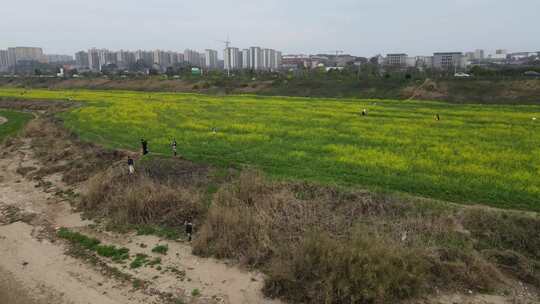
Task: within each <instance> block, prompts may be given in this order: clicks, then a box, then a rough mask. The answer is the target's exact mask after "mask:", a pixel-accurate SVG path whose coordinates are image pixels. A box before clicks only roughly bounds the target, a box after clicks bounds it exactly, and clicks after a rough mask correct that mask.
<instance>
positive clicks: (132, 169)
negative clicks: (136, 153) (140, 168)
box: [127, 156, 135, 175]
mask: <svg viewBox="0 0 540 304" xmlns="http://www.w3.org/2000/svg"><path fill="white" fill-rule="evenodd" d="M127 163H128V169H129V175H132V174H133V173H135V161H133V158H131V156H128V161H127Z"/></svg>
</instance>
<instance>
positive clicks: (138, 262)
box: [129, 253, 149, 269]
mask: <svg viewBox="0 0 540 304" xmlns="http://www.w3.org/2000/svg"><path fill="white" fill-rule="evenodd" d="M148 262H149V261H148V255H146V254H143V253H137V255H135V259H134V260H133V261H132V262H131V263H130V264H129V267H130V268H132V269H134V268H139V267H142V266H144V265H146V264H147V263H148Z"/></svg>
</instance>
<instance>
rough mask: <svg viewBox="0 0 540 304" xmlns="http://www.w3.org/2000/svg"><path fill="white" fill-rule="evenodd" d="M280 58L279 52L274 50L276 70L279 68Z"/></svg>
mask: <svg viewBox="0 0 540 304" xmlns="http://www.w3.org/2000/svg"><path fill="white" fill-rule="evenodd" d="M281 58H282V55H281V52H280V51H276V66H275V69H276V70H279V69H281Z"/></svg>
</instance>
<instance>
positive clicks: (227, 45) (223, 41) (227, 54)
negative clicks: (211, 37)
mask: <svg viewBox="0 0 540 304" xmlns="http://www.w3.org/2000/svg"><path fill="white" fill-rule="evenodd" d="M219 42H221V43H225V54H224V55H225V56H229V45H231V40H230V39H229V35H227V40H219ZM223 59H224V60H225V58H223ZM229 59H230V58H229ZM226 61H227V65H226V67H225V68H226V69H227V77H230V76H231V62H230V60H226Z"/></svg>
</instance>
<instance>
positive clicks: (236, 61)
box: [223, 47, 242, 71]
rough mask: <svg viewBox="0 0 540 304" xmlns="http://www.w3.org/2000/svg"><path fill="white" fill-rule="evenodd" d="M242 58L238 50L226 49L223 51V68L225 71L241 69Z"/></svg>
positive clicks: (233, 48)
mask: <svg viewBox="0 0 540 304" xmlns="http://www.w3.org/2000/svg"><path fill="white" fill-rule="evenodd" d="M241 61H242V56H241V55H240V50H239V49H238V48H235V47H228V48H226V49H225V50H223V62H224V68H225V70H227V71H231V70H237V69H239V68H241V67H242V66H241Z"/></svg>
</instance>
